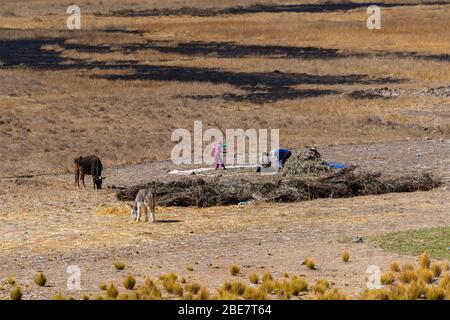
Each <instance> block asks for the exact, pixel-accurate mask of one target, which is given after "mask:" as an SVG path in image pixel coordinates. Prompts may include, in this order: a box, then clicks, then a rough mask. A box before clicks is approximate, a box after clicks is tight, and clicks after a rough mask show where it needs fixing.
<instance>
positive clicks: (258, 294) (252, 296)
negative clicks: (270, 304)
mask: <svg viewBox="0 0 450 320" xmlns="http://www.w3.org/2000/svg"><path fill="white" fill-rule="evenodd" d="M242 297H243V298H244V299H247V300H267V299H268V296H267V293H266V292H265V291H264V290H263V289H261V287H259V288H251V287H247V288H245V291H244V293H243V294H242Z"/></svg>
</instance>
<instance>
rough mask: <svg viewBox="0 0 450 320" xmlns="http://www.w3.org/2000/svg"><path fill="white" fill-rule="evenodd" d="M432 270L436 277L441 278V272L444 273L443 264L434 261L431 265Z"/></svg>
mask: <svg viewBox="0 0 450 320" xmlns="http://www.w3.org/2000/svg"><path fill="white" fill-rule="evenodd" d="M431 271H432V272H433V274H434V276H435V277H436V278H439V277H440V276H441V273H442V268H441V266H440V265H439V264H437V263H433V264H432V265H431Z"/></svg>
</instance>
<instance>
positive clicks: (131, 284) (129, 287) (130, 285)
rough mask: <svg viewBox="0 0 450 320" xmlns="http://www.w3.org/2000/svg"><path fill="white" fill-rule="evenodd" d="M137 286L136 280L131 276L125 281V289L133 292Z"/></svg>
mask: <svg viewBox="0 0 450 320" xmlns="http://www.w3.org/2000/svg"><path fill="white" fill-rule="evenodd" d="M135 285H136V279H135V278H134V277H133V276H132V275H131V274H129V275H127V276H126V277H125V278H124V279H123V286H124V288H125V289H127V290H133V289H134V286H135Z"/></svg>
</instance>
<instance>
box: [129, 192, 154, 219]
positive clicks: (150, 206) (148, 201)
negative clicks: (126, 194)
mask: <svg viewBox="0 0 450 320" xmlns="http://www.w3.org/2000/svg"><path fill="white" fill-rule="evenodd" d="M142 210H144V212H145V220H144V221H145V222H147V221H148V222H150V223H153V222H155V221H156V216H155V211H156V200H155V192H154V191H153V190H151V189H141V190H139V191H138V193H137V195H136V198H135V200H134V202H133V205H131V217H132V218H133V220H135V221H137V222H139V220H140V219H141V212H142Z"/></svg>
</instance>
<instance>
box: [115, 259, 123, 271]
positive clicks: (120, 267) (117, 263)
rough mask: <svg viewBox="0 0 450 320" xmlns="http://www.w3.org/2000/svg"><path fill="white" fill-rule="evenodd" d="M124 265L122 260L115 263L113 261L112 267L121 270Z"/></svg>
mask: <svg viewBox="0 0 450 320" xmlns="http://www.w3.org/2000/svg"><path fill="white" fill-rule="evenodd" d="M125 267H126V265H125V263H124V262H122V261H116V263H114V268H116V270H123V269H125Z"/></svg>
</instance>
